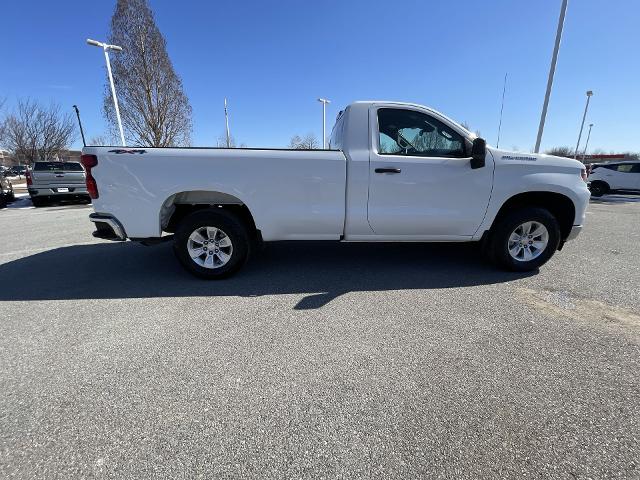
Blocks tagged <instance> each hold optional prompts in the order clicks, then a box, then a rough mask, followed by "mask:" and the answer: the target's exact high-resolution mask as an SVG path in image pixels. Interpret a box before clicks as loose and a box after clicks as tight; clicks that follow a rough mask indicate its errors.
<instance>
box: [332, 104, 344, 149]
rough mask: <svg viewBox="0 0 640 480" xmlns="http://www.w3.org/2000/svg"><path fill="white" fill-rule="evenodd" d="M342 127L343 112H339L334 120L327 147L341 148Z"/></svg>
mask: <svg viewBox="0 0 640 480" xmlns="http://www.w3.org/2000/svg"><path fill="white" fill-rule="evenodd" d="M343 128H344V112H340V116H339V117H338V119H337V120H336V123H335V125H334V126H333V130H332V131H331V138H330V139H329V148H330V149H331V150H341V149H342V129H343Z"/></svg>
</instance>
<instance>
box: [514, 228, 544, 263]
mask: <svg viewBox="0 0 640 480" xmlns="http://www.w3.org/2000/svg"><path fill="white" fill-rule="evenodd" d="M548 244H549V232H548V231H547V227H545V226H544V225H543V224H542V223H540V222H535V221H531V222H525V223H523V224H521V225H518V227H516V229H515V230H514V231H513V232H512V233H511V235H509V242H508V247H507V248H508V249H509V255H511V257H512V258H513V259H515V260H517V261H519V262H529V261H531V260H535V259H536V258H538V257H539V256H540V255H542V252H544V251H545V250H546V248H547V245H548Z"/></svg>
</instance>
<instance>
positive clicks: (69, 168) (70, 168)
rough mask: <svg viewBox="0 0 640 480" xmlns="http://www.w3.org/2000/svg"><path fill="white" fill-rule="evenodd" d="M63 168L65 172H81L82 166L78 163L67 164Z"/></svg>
mask: <svg viewBox="0 0 640 480" xmlns="http://www.w3.org/2000/svg"><path fill="white" fill-rule="evenodd" d="M63 166H64V171H65V172H82V165H80V164H79V163H73V162H67V163H63Z"/></svg>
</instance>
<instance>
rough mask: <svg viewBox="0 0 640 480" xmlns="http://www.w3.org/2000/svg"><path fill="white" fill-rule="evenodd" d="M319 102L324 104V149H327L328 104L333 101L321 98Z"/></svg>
mask: <svg viewBox="0 0 640 480" xmlns="http://www.w3.org/2000/svg"><path fill="white" fill-rule="evenodd" d="M318 101H319V102H320V103H321V104H322V149H323V150H324V149H325V148H327V103H331V100H327V99H326V98H319V99H318Z"/></svg>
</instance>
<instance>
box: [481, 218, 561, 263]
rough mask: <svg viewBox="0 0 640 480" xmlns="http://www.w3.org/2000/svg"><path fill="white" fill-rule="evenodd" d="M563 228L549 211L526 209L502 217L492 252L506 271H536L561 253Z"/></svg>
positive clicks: (491, 244) (493, 234)
mask: <svg viewBox="0 0 640 480" xmlns="http://www.w3.org/2000/svg"><path fill="white" fill-rule="evenodd" d="M559 243H560V227H559V226H558V222H557V220H556V219H555V217H554V216H553V215H551V213H549V211H548V210H545V209H543V208H523V209H520V210H516V211H514V212H512V213H510V214H507V215H506V216H505V217H503V218H502V219H501V220H500V221H499V222H498V223H497V224H496V225H495V226H494V228H493V229H492V232H491V239H490V242H489V249H490V250H491V257H492V258H493V259H494V261H495V262H496V263H497V264H498V265H500V266H501V267H503V268H506V269H507V270H513V271H519V272H526V271H529V270H535V269H536V268H538V267H540V266H542V265H543V264H545V263H546V262H547V260H549V259H550V258H551V257H552V256H553V254H554V253H555V252H556V250H557V249H558V244H559Z"/></svg>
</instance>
